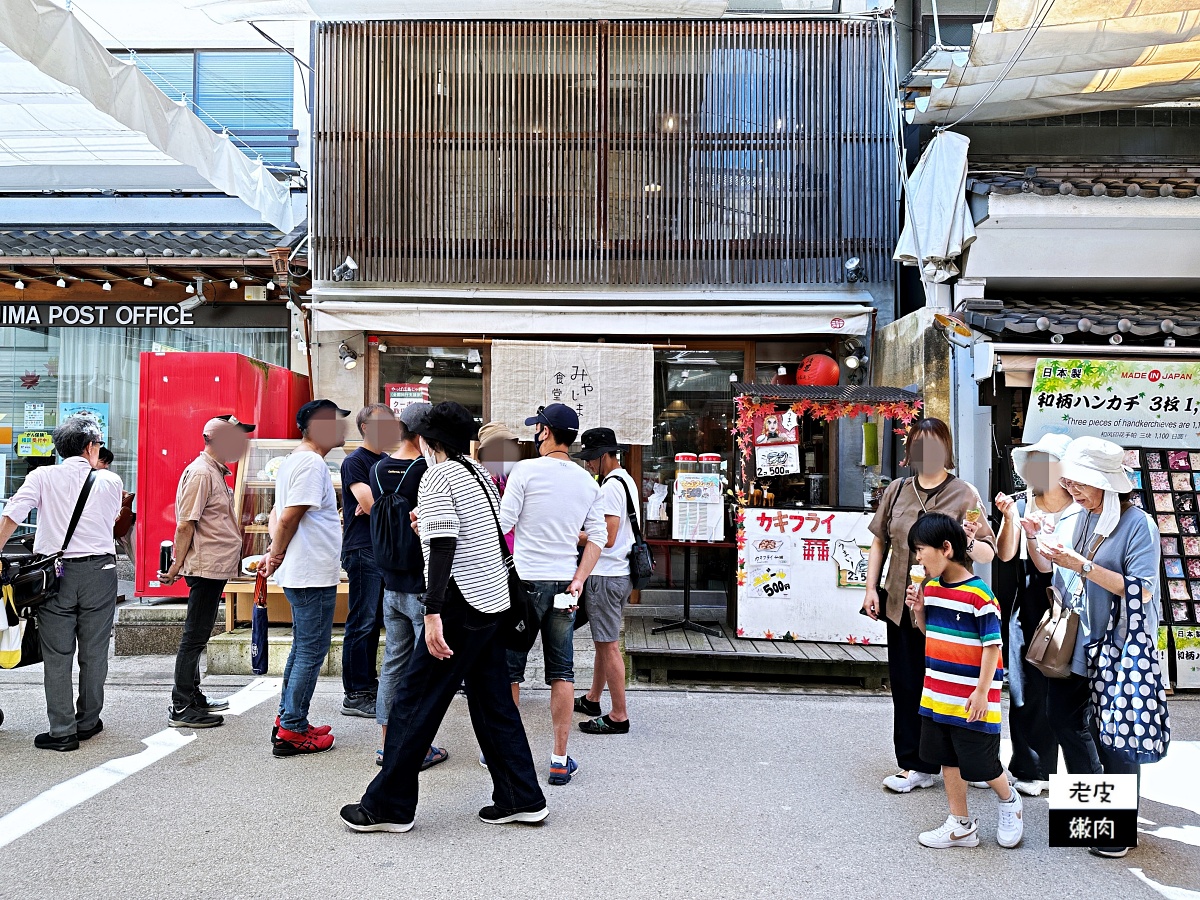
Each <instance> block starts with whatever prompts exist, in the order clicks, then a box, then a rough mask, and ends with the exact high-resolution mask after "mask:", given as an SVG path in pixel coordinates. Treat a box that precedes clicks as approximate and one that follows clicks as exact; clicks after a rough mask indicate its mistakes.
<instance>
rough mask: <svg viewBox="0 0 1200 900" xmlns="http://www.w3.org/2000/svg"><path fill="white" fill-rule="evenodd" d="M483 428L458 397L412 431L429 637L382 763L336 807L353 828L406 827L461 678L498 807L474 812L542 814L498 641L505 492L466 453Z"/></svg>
mask: <svg viewBox="0 0 1200 900" xmlns="http://www.w3.org/2000/svg"><path fill="white" fill-rule="evenodd" d="M478 430H479V429H478V425H476V423H475V420H474V419H473V418H472V416H471V413H470V412H469V411H468V410H467V409H466V408H465V407H463V406H461V405H460V404H458V403H439V404H438V405H437V406H435V407H434V408H433V409H432V410H431V411H430V412H429V414H428V415H427V416H426V417H425V418H424V419H423V420H422V421H421V422H420V423H418V424H417V425H416V426H415V427H414V428H413V431H415V432H416V434H417V436H418V444H419V446H420V449H421V454H422V455H423V456H424V457H425V460H426V462H427V463H428V464H429V471H428V472H426V473H425V476H424V477H423V478H422V479H421V487H420V491H419V493H418V496H417V499H418V512H419V519H420V532H421V545H422V549H423V550H424V551H425V566H426V575H425V582H426V588H427V593H426V596H425V640H424V642H423V643H419V644H418V645H417V647H416V649H415V650H414V652H413V657H412V660H411V662H410V663H409V667H408V671H407V672H406V674H405V677H404V679H403V680H402V681H401V683H400V685H399V687H398V689H397V691H396V695H395V699H394V700H393V702H392V711H391V714H390V716H389V717H388V729H387V738H386V740H385V742H384V747H383V769H382V771H380V773H379V774H378V775H377V776H376V777H375V779H374V780H373V781H372V782H371V784H370V785H369V786H368V787H367V790H366V793H364V794H363V796H362V799H361V800H360V801H359V802H358V803H351V804H348V805H347V806H344V807H342V812H341V817H342V821H343V822H344V823H345V825H346V827H347V828H349V829H350V830H352V831H390V832H404V831H408V830H409V829H411V828H412V826H413V820H414V818H415V816H416V809H417V778H418V775H419V773H420V771H421V763H422V762H423V761H424V759H425V754H426V752H427V751H428V750H429V746H430V744H431V743H432V741H433V739H434V736H435V735H436V734H437V730H438V726H439V725H441V722H442V719H443V718H444V717H445V715H446V710H447V709H449V707H450V702H451V700H453V698H454V695H455V693H456V692H457V691H458V689H459V686H460V685H461V684H462V683H463V681H464V680H465V681H466V687H467V707H468V709H469V710H470V714H471V725H472V727H474V729H475V736H476V738H477V739H478V740H479V747H480V749H481V750H482V751H483V753H484V755H485V756H486V757H487V760H488V772H489V774H490V775H491V776H492V784H493V790H492V804H493V805H491V806H487V807H484V808H483V809H481V810H480V811H479V818H480V819H481V820H482V821H483V822H486V823H489V824H497V825H499V824H504V823H508V822H525V823H534V822H540V821H542V820H543V819H545V818H546V816H547V814H548V810H547V808H546V798H545V796H544V795H543V794H542V790H541V788H540V787H539V786H538V783H537V774H536V772H535V771H534V766H533V756H532V754H531V753H530V750H529V741H528V739H527V738H526V736H525V727H524V725H522V723H521V714H520V713H519V712H518V711H517V706H516V704H515V703H514V702H513V698H512V691H511V689H510V687H509V676H508V664H507V659H506V656H505V648H504V644H503V643H502V641H501V639H500V633H499V632H500V620H501V618H502V615H501V614H502V613H503V612H504V611H505V610H507V609H508V607H509V599H508V573H507V570H506V568H505V565H504V558H503V556H502V555H501V552H500V540H499V535H498V533H497V517H496V514H497V511H498V509H499V503H500V499H499V497H498V496H497V494H496V489H495V486H494V484H493V483H492V479H491V477H490V476H489V474H488V471H487V469H485V468H484V467H483V466H481V465H480V464H479V463H477V462H475V461H474V460H472V459H470V458H469V457H468V456H467V453H468V451H469V450H470V446H471V441H472V440H473V439H474V438H475V436H476V434H477V433H478Z"/></svg>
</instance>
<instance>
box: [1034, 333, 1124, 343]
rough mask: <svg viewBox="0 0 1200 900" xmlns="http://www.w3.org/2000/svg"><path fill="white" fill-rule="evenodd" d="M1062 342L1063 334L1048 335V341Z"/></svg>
mask: <svg viewBox="0 0 1200 900" xmlns="http://www.w3.org/2000/svg"><path fill="white" fill-rule="evenodd" d="M1113 337H1116V335H1115V334H1114V335H1113ZM1062 342H1063V336H1062V335H1061V334H1052V335H1050V343H1052V344H1061V343H1062Z"/></svg>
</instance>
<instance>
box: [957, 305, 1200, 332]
mask: <svg viewBox="0 0 1200 900" xmlns="http://www.w3.org/2000/svg"><path fill="white" fill-rule="evenodd" d="M999 299H1003V301H1004V309H1002V310H998V311H973V310H970V309H967V310H964V311H963V313H962V316H963V319H964V320H965V321H966V323H967V324H968V325H970V326H971V327H973V328H976V329H978V330H980V331H984V332H987V333H988V334H991V335H994V336H996V337H1000V336H1005V337H1008V338H1016V337H1021V338H1023V339H1025V340H1029V339H1030V338H1031V337H1032V338H1033V339H1034V340H1035V341H1044V340H1048V339H1049V338H1050V336H1051V335H1055V334H1061V335H1063V336H1064V337H1067V336H1072V337H1074V338H1076V339H1082V340H1084V341H1085V342H1086V341H1087V339H1088V337H1089V336H1094V337H1095V338H1102V339H1104V340H1105V341H1107V340H1108V339H1109V338H1110V337H1111V336H1112V335H1114V334H1120V335H1121V336H1122V339H1123V340H1130V341H1132V342H1135V343H1159V342H1161V341H1162V340H1163V339H1165V338H1168V337H1194V336H1195V335H1197V334H1200V303H1198V302H1197V300H1196V298H1195V297H1192V296H1184V297H1180V296H1172V295H1135V294H1124V295H1119V296H1105V295H1095V294H1077V295H1069V296H1066V295H1059V294H1055V295H1019V296H1009V297H1002V298H999Z"/></svg>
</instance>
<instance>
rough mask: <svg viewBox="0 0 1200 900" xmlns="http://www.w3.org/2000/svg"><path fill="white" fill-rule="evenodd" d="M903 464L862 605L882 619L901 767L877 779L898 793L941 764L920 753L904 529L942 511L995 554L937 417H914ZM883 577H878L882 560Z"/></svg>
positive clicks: (919, 653)
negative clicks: (904, 473)
mask: <svg viewBox="0 0 1200 900" xmlns="http://www.w3.org/2000/svg"><path fill="white" fill-rule="evenodd" d="M904 451H905V461H904V465H906V466H909V467H911V468H912V470H913V471H914V473H915V474H914V475H912V476H911V477H908V478H899V479H897V480H895V481H893V482H892V483H891V484H890V485H888V487H887V490H885V491H884V492H883V497H882V499H881V500H880V503H879V511H878V512H877V513H876V514H875V518H874V519H872V520H871V526H870V527H871V534H873V535H874V540H873V541H872V542H871V553H870V556H869V557H868V562H867V594H866V599H865V600H864V601H863V613H864V614H865V615H867V616H869V617H870V618H872V619H879V618H880V617H883V618H885V619H886V621H887V641H888V680H889V682H890V684H891V688H892V716H893V721H892V726H893V727H892V739H893V743H894V744H895V749H896V762H897V764H898V765H899V767H900V771H899V772H897V773H896V774H895V775H889V776H888V777H887V778H885V779H884V782H883V785H884V787H886V788H888V790H891V791H895V792H896V793H898V794H907V793H908V792H910V791H912V790H914V789H915V788H926V787H932V786H933V785H934V784H935V783H936V780H935V778H934V776H935V774H936V773H937V772H938V771H940V766H938V765H936V764H934V763H931V762H927V761H925V760H923V759H921V754H920V742H921V715H920V706H921V690H922V687H923V686H924V683H925V635H924V634H922V632H921V630H920V629H919V628H917V626H916V624H915V623H914V622H913V619H912V614H911V612H910V611H909V609H908V607H907V606H905V604H904V594H905V590H906V589H907V588H908V582H909V580H910V579H916V578H917V573H918V571H919V572H920V573H921V577H922V579H923V578H924V570H923V569H921V567H920V566H916V567H914V566H913V562H914V559H913V555H912V552H911V551H910V550H909V547H908V533H909V530H910V529H911V528H912V526H913V524H914V523H915V522H916V521H917V519H918V518H920V517H921V516H923V515H925V514H927V513H934V512H938V513H944V514H946V515H948V516H950V517H951V518H953V519H955V520H956V521H959V522H962V523H963V529H964V530H965V531H966V533H967V538H968V540H969V543H968V545H967V554H968V556H969V557H970V559H971V560H972V561H973V562H978V563H988V562H991V561H992V558H993V557H994V556H995V553H996V547H995V537H994V535H993V534H992V529H991V526H990V525H989V524H988V521H987V518H986V517H985V516H984V515H983V501H982V500H981V499H980V496H979V492H978V491H977V490H975V488H974V487H972V486H971V485H970V484H968V483H967V482H965V481H963V480H961V479H959V478H956V477H955V476H954V475H952V474H950V471H949V470H950V469H953V468H954V454H953V439H952V438H951V436H950V429H949V428H948V427H947V426H946V423H945V422H943V421H941V420H940V419H922V420H921V421H920V422H917V423H916V424H915V425H913V427H912V429H911V430H910V431H909V433H908V438H907V439H906V440H905V443H904ZM885 560H888V570H887V576H886V578H885V579H883V580H881V576H882V573H883V565H884V561H885Z"/></svg>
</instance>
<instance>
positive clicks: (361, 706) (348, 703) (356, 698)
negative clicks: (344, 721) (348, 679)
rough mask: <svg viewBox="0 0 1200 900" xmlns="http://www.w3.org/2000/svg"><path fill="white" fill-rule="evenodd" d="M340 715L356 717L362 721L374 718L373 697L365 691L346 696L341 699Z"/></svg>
mask: <svg viewBox="0 0 1200 900" xmlns="http://www.w3.org/2000/svg"><path fill="white" fill-rule="evenodd" d="M342 715H343V716H358V717H359V718H362V719H373V718H375V695H374V694H372V693H369V692H366V691H364V692H362V693H358V694H347V695H346V696H345V697H344V698H343V699H342Z"/></svg>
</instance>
